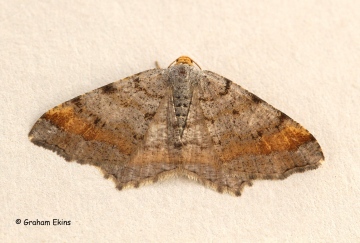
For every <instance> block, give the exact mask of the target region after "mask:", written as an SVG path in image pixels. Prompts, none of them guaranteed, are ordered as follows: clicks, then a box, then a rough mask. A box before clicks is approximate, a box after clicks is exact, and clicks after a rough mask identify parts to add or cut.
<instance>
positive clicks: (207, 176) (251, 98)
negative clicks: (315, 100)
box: [185, 71, 324, 195]
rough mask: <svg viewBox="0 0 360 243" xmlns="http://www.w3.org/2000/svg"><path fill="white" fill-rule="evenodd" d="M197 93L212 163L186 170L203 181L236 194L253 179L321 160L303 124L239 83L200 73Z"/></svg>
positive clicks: (314, 164) (282, 175)
mask: <svg viewBox="0 0 360 243" xmlns="http://www.w3.org/2000/svg"><path fill="white" fill-rule="evenodd" d="M197 91H198V95H197V97H198V100H199V104H200V106H199V107H201V109H202V112H203V117H204V123H205V124H206V127H207V131H208V133H209V136H210V137H211V140H212V142H211V144H210V145H209V146H211V147H212V148H213V149H214V151H215V155H212V156H213V157H214V158H216V159H217V161H213V162H211V163H210V164H209V165H208V164H206V165H204V163H202V164H201V163H198V162H197V161H194V162H195V163H191V164H190V165H188V166H186V167H185V168H187V169H188V170H190V171H192V172H193V173H195V174H197V175H198V177H199V179H200V180H202V181H203V183H204V184H208V185H210V186H211V187H214V188H216V189H217V190H219V191H224V190H225V191H228V192H231V193H234V194H236V195H239V194H240V191H241V190H242V188H243V186H244V185H249V184H251V180H253V179H284V178H286V177H287V176H289V175H290V174H292V173H294V172H302V171H305V170H308V169H315V168H317V167H318V166H319V165H320V164H321V162H322V161H323V159H324V156H323V154H322V152H321V148H320V146H319V144H318V143H317V141H316V140H315V138H314V137H313V136H312V135H311V134H310V133H309V132H308V131H307V130H306V129H305V128H303V127H302V126H301V125H299V124H298V123H296V122H295V121H293V120H292V119H291V118H289V117H288V116H287V115H285V114H284V113H282V112H280V111H279V110H277V109H275V108H274V107H272V106H271V105H269V104H268V103H266V102H265V101H263V100H261V99H260V98H258V97H257V96H255V95H254V94H252V93H250V92H248V91H246V90H245V89H243V88H241V87H240V86H239V85H237V84H235V83H233V82H231V81H230V80H228V79H226V78H224V77H222V76H220V75H218V74H215V73H213V72H210V71H204V78H202V79H201V80H200V83H199V89H198V90H197ZM216 159H215V160H216Z"/></svg>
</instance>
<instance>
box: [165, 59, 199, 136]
mask: <svg viewBox="0 0 360 243" xmlns="http://www.w3.org/2000/svg"><path fill="white" fill-rule="evenodd" d="M190 70H191V68H189V67H188V66H186V65H180V66H176V67H174V69H173V71H172V75H170V83H171V85H172V89H173V103H174V104H173V105H174V109H175V116H176V119H177V122H178V129H179V135H180V137H181V135H182V133H183V130H184V128H185V126H186V120H187V116H188V114H189V109H190V105H191V98H192V93H193V89H192V82H191V80H190V78H189V71H190Z"/></svg>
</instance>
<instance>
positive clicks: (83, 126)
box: [43, 106, 132, 155]
mask: <svg viewBox="0 0 360 243" xmlns="http://www.w3.org/2000/svg"><path fill="white" fill-rule="evenodd" d="M43 118H44V119H46V120H48V121H50V122H51V123H52V124H53V125H55V126H57V127H58V128H60V129H62V130H64V131H66V132H68V133H71V134H76V135H80V136H82V137H83V138H84V139H85V140H87V141H90V140H96V141H99V142H105V143H108V144H113V145H115V146H117V147H118V149H119V150H120V151H121V152H122V153H124V154H127V155H129V154H131V152H132V146H131V143H129V141H128V139H127V138H122V137H120V135H117V136H114V135H113V134H112V133H111V132H108V131H104V130H102V129H99V128H96V127H95V126H94V125H93V124H89V123H88V122H87V121H84V120H83V119H81V118H79V117H78V116H76V114H75V112H74V109H73V108H72V107H71V106H65V107H61V106H57V107H55V108H53V109H51V110H49V111H48V112H47V113H45V115H44V116H43Z"/></svg>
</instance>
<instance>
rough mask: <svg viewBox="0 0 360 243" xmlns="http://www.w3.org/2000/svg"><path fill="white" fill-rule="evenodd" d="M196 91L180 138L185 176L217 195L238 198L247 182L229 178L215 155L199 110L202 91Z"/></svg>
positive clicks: (196, 88)
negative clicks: (231, 195) (220, 193)
mask: <svg viewBox="0 0 360 243" xmlns="http://www.w3.org/2000/svg"><path fill="white" fill-rule="evenodd" d="M199 88H200V87H195V89H194V93H193V97H192V102H191V106H190V109H189V113H188V117H187V121H186V127H185V129H184V132H183V136H182V143H183V145H182V148H181V151H182V153H181V158H182V164H183V168H184V172H183V173H184V174H185V175H186V176H187V177H189V178H191V179H195V180H196V181H198V182H200V183H202V184H204V185H206V186H209V187H211V188H213V189H215V190H217V191H219V192H223V191H227V192H230V193H233V194H235V195H240V191H241V188H243V187H244V186H245V185H248V184H249V183H250V182H249V181H246V180H239V179H238V178H234V177H229V176H228V174H227V172H226V171H223V170H222V166H223V164H222V163H221V161H220V157H219V155H218V153H217V152H216V147H215V146H216V144H214V141H213V139H212V136H211V131H210V130H209V128H208V126H207V123H206V117H205V114H204V112H203V110H202V108H201V104H200V102H201V100H200V98H201V97H202V96H201V90H199Z"/></svg>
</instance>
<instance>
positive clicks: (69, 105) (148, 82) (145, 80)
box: [29, 69, 168, 188]
mask: <svg viewBox="0 0 360 243" xmlns="http://www.w3.org/2000/svg"><path fill="white" fill-rule="evenodd" d="M167 89H168V87H167V83H166V77H164V75H163V70H162V69H153V70H148V71H144V72H142V73H139V74H136V75H133V76H131V77H128V78H125V79H123V80H120V81H117V82H114V83H111V84H108V85H106V86H103V87H101V88H98V89H96V90H93V91H91V92H89V93H86V94H84V95H81V96H78V97H76V98H74V99H72V100H69V101H67V102H65V103H63V104H60V105H59V106H56V107H54V108H53V109H51V110H49V111H48V112H46V113H45V114H44V115H43V116H41V118H40V119H39V120H38V121H37V122H36V123H35V125H34V126H33V128H32V129H31V131H30V133H29V138H30V140H31V141H32V142H33V143H35V144H37V145H39V146H42V147H45V148H47V149H50V150H53V151H55V152H57V153H58V154H59V155H61V156H62V157H64V158H65V159H66V160H67V161H74V160H75V161H77V162H78V163H83V164H91V165H95V166H98V167H99V168H100V169H101V170H102V171H103V172H104V174H105V176H106V177H109V176H110V177H111V178H112V179H114V180H115V182H116V183H117V184H118V186H119V188H121V187H123V186H124V185H125V186H126V185H129V186H137V185H139V182H140V181H141V180H142V179H144V178H147V179H149V178H150V177H151V175H150V174H151V173H150V171H146V170H145V172H144V171H143V172H142V173H141V174H139V173H138V174H133V175H132V176H129V175H128V176H127V177H126V178H124V177H123V176H124V174H126V172H129V168H128V167H126V165H127V164H129V163H130V161H131V160H132V158H133V156H134V155H133V154H134V153H136V152H137V151H138V150H139V147H140V148H141V146H142V144H143V142H144V138H145V136H146V133H147V131H148V129H149V127H151V125H150V124H151V123H152V121H153V118H154V116H156V113H157V111H158V109H159V107H160V104H161V102H162V100H163V99H164V97H165V93H166V90H167ZM138 161H139V160H138ZM143 165H144V166H146V163H143ZM158 172H159V171H158ZM130 173H131V171H130ZM122 177H123V178H122ZM140 177H144V178H140Z"/></svg>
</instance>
